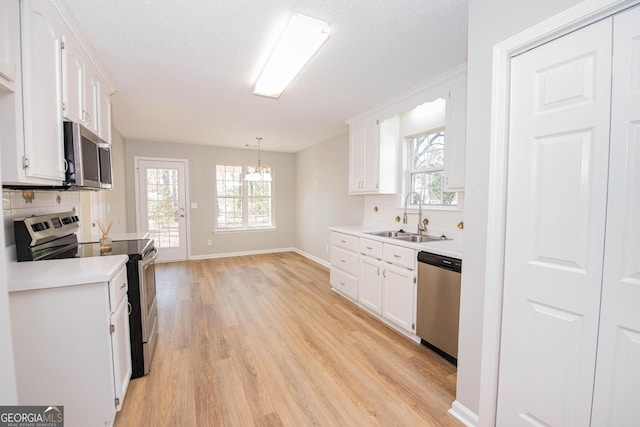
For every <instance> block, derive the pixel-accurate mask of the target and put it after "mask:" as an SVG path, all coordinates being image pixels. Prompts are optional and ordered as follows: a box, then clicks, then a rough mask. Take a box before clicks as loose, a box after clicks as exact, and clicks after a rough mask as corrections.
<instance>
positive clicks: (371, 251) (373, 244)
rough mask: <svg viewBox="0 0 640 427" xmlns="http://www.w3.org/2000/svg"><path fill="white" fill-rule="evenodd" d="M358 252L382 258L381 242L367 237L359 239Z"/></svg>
mask: <svg viewBox="0 0 640 427" xmlns="http://www.w3.org/2000/svg"><path fill="white" fill-rule="evenodd" d="M359 246H360V253H361V254H363V255H368V256H371V257H374V258H377V259H382V242H378V241H376V240H369V239H360V242H359Z"/></svg>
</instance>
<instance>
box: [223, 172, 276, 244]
mask: <svg viewBox="0 0 640 427" xmlns="http://www.w3.org/2000/svg"><path fill="white" fill-rule="evenodd" d="M218 166H232V167H240V168H242V172H241V174H240V177H241V178H240V181H241V185H242V189H241V195H240V198H241V199H242V208H241V209H242V226H240V227H229V228H220V227H219V226H218V199H219V198H221V197H222V198H226V196H218ZM255 168H256V166H249V165H240V164H234V163H220V164H216V171H215V183H214V184H215V187H214V191H215V217H214V221H215V227H214V229H215V232H216V233H234V232H246V231H265V230H275V229H276V225H275V209H274V199H275V197H274V182H275V178H274V179H273V181H270V182H269V185H270V186H271V195H270V196H269V199H270V201H271V225H268V226H250V225H249V199H250V198H251V197H250V196H249V181H246V180H245V176H246V175H247V174H248V173H249V170H253V169H255ZM262 168H263V169H264V168H266V169H268V170H269V171H270V172H271V176H272V177H273V169H272V168H271V167H270V166H262Z"/></svg>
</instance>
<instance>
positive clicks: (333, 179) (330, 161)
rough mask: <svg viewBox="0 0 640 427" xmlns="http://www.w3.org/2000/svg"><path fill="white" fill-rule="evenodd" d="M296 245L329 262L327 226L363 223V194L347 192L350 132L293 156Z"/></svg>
mask: <svg viewBox="0 0 640 427" xmlns="http://www.w3.org/2000/svg"><path fill="white" fill-rule="evenodd" d="M295 183H296V185H295V194H296V197H295V216H296V221H295V223H296V229H295V247H296V248H297V249H299V250H301V251H303V252H305V253H307V254H309V255H312V256H314V257H317V258H319V259H322V260H324V261H327V262H328V261H329V251H328V246H329V227H330V226H332V225H357V224H361V223H362V218H363V215H364V213H363V206H364V198H363V196H350V195H349V134H348V133H344V134H342V135H338V136H336V137H335V138H331V139H328V140H326V141H324V142H321V143H320V144H316V145H314V146H312V147H309V148H307V149H306V150H303V151H300V152H298V153H296V155H295Z"/></svg>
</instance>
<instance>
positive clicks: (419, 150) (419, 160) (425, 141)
mask: <svg viewBox="0 0 640 427" xmlns="http://www.w3.org/2000/svg"><path fill="white" fill-rule="evenodd" d="M410 149H411V168H412V169H413V170H420V169H426V168H441V167H443V166H444V131H443V130H441V131H438V132H434V133H431V134H427V135H420V136H417V137H415V138H412V139H411V141H410Z"/></svg>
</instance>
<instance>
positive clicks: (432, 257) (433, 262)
mask: <svg viewBox="0 0 640 427" xmlns="http://www.w3.org/2000/svg"><path fill="white" fill-rule="evenodd" d="M461 271H462V260H459V259H456V258H450V257H446V256H442V255H437V254H433V253H429V252H419V253H418V304H417V312H416V335H418V336H419V337H420V338H421V339H422V344H425V345H426V346H427V347H429V348H431V349H433V350H435V351H436V352H437V353H439V354H440V355H442V356H443V357H445V358H446V359H447V360H449V361H450V362H452V363H454V364H456V365H457V360H458V321H459V317H460V277H461V274H460V273H461Z"/></svg>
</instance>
